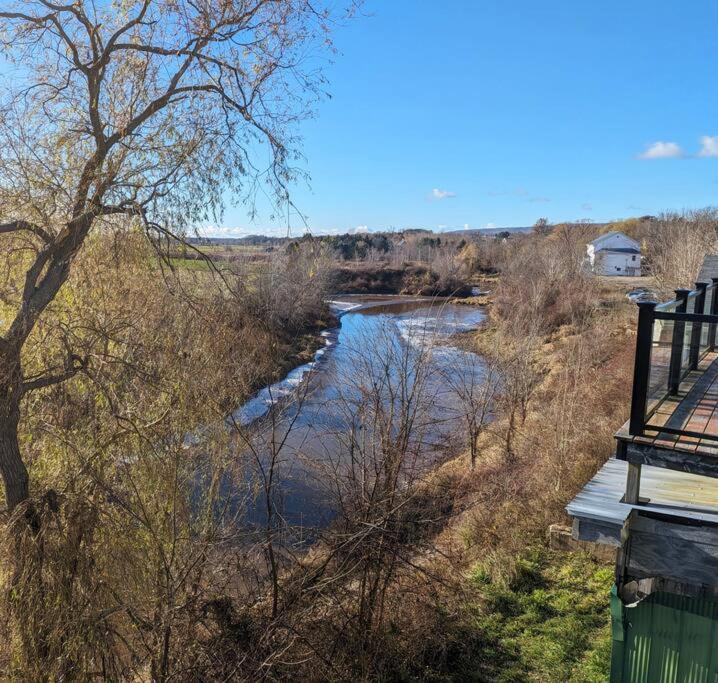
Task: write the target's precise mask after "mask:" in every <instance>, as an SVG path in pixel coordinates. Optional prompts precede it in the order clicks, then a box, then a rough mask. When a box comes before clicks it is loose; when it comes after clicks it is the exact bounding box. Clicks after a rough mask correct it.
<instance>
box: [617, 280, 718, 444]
mask: <svg viewBox="0 0 718 683" xmlns="http://www.w3.org/2000/svg"><path fill="white" fill-rule="evenodd" d="M675 294H676V298H675V299H673V300H672V301H667V302H666V303H663V304H657V303H656V302H655V301H640V302H639V303H638V335H637V339H636V362H635V366H634V372H633V393H632V396H631V419H630V422H629V432H630V434H632V435H641V434H643V433H644V432H645V431H646V430H650V429H654V430H657V429H659V428H660V431H661V432H666V433H669V434H681V435H685V436H695V437H698V438H707V439H715V440H716V441H718V433H717V434H710V433H702V432H701V433H698V432H692V431H689V430H686V429H681V428H674V427H671V426H670V425H666V424H663V425H660V426H653V427H652V426H651V424H650V420H651V418H652V417H653V415H654V414H655V413H656V411H657V410H658V409H659V408H660V406H661V405H662V404H663V402H664V401H665V400H666V399H667V398H669V397H671V396H673V397H675V396H677V395H678V394H679V391H680V385H681V382H682V381H683V380H684V379H685V378H686V377H687V376H688V375H689V373H691V372H694V371H696V370H698V369H699V367H700V365H701V361H702V360H703V359H704V358H705V357H706V356H707V354H708V353H710V352H712V351H715V349H716V325H717V324H718V278H713V279H712V281H711V282H710V283H706V282H697V283H696V285H695V289H693V290H690V289H677V290H676V291H675Z"/></svg>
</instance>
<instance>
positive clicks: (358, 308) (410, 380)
mask: <svg viewBox="0 0 718 683" xmlns="http://www.w3.org/2000/svg"><path fill="white" fill-rule="evenodd" d="M330 305H331V306H332V308H333V309H334V311H335V312H336V313H337V315H338V317H339V320H340V326H339V328H337V329H335V330H331V331H327V332H325V333H324V335H323V336H324V340H325V346H324V347H323V348H322V349H320V350H319V351H318V352H317V354H316V356H315V359H314V361H313V362H312V363H309V364H307V365H304V366H301V367H299V368H295V369H294V370H293V371H292V372H290V373H289V375H288V376H287V377H286V378H285V379H283V380H282V381H280V382H278V383H276V384H275V385H273V386H271V387H267V388H265V389H263V390H262V391H260V392H258V393H257V394H256V395H255V396H254V397H253V398H251V399H250V400H249V401H248V402H247V403H245V404H244V405H243V406H241V407H240V408H239V409H238V410H236V411H235V412H234V413H233V415H232V416H230V418H228V423H230V424H232V425H234V427H235V428H236V429H238V431H241V433H242V438H241V439H238V442H237V448H238V449H240V450H241V451H244V452H245V455H249V456H250V457H249V460H252V459H253V458H254V460H255V462H256V466H257V470H258V471H257V472H256V473H255V474H257V476H258V477H259V479H260V480H261V479H262V477H263V476H265V475H266V474H267V471H268V467H269V464H270V463H271V462H272V460H274V462H275V464H276V468H275V469H276V471H275V474H274V480H275V481H276V482H277V484H276V487H275V489H274V492H273V494H272V495H273V498H274V501H275V503H276V505H277V507H278V509H279V510H280V511H281V515H282V517H283V519H284V520H285V522H286V523H287V524H288V525H291V526H296V527H302V528H306V529H308V530H310V529H312V528H317V527H322V526H324V525H326V524H327V523H328V522H330V521H331V518H332V516H333V515H334V509H335V505H336V503H335V501H334V499H333V495H332V488H336V481H337V480H338V479H339V478H340V477H338V476H337V475H338V473H340V471H341V470H342V468H344V467H346V466H348V465H347V463H348V462H350V460H351V458H352V454H353V453H354V450H353V448H352V444H356V443H357V442H358V441H357V439H356V434H357V430H364V432H363V433H364V434H366V433H368V432H372V434H373V435H374V436H376V432H377V429H378V427H377V424H378V422H379V421H380V420H385V421H386V420H388V421H389V422H390V423H391V424H390V425H389V427H388V429H389V432H388V433H392V434H393V432H392V430H399V431H400V430H401V428H402V426H404V427H405V426H406V425H408V424H410V425H411V433H412V436H411V445H410V447H409V449H408V450H409V451H410V452H411V454H412V463H411V470H412V475H418V474H420V472H421V471H422V470H424V469H428V468H430V467H432V466H434V465H435V464H436V462H437V460H439V459H440V458H442V457H446V455H447V454H451V453H453V452H456V451H457V450H458V449H460V448H462V447H463V446H464V443H463V442H462V441H461V438H458V437H457V435H460V434H461V433H462V432H461V420H462V411H463V410H464V407H463V406H464V404H463V403H462V401H461V398H460V397H461V394H462V392H465V391H466V389H467V387H471V386H475V385H477V384H478V383H480V382H481V378H482V373H483V370H484V368H483V365H482V363H481V359H480V358H479V357H478V356H476V355H475V354H473V353H470V352H466V351H463V350H461V349H459V348H457V347H456V346H455V345H453V344H452V343H451V340H450V337H451V336H452V335H453V334H455V333H457V332H464V331H468V330H471V329H475V328H476V327H477V326H478V325H479V324H480V323H481V322H482V320H483V319H484V317H485V314H484V312H483V310H482V309H480V308H477V307H473V306H462V305H458V304H449V303H446V302H444V301H442V300H431V299H426V298H416V297H414V298H409V297H398V296H372V297H368V296H344V297H336V298H334V299H333V300H332V301H331V302H330ZM377 400H378V401H380V404H381V409H380V410H378V411H377V409H376V405H377V404H376V401H377ZM372 406H373V407H372ZM369 415H371V424H368V423H367V421H368V420H369V418H368V416H369ZM378 415H379V417H377V416H378ZM395 423H396V424H395ZM385 426H386V424H385ZM349 434H352V435H353V438H352V439H348V438H347V436H348V435H349ZM362 443H364V444H365V446H364V447H365V448H366V443H367V439H366V438H364V441H363V442H362ZM248 444H249V445H250V446H251V447H248ZM365 456H366V452H365ZM354 457H356V455H354ZM262 510H263V505H262V504H261V502H260V504H257V505H256V507H254V509H253V510H252V511H251V513H250V517H251V518H252V521H254V522H255V523H262V522H263V519H264V517H263V512H262ZM307 533H308V535H311V531H308V532H307Z"/></svg>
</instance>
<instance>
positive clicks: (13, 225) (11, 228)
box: [0, 220, 52, 244]
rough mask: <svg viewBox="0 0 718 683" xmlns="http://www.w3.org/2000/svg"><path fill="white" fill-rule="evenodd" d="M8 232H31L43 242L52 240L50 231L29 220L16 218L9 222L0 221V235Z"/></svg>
mask: <svg viewBox="0 0 718 683" xmlns="http://www.w3.org/2000/svg"><path fill="white" fill-rule="evenodd" d="M9 232H31V233H33V234H34V235H37V236H38V237H40V238H41V239H42V241H43V242H46V243H48V244H49V243H50V242H52V237H51V236H50V233H48V232H46V231H45V230H43V228H41V227H40V226H39V225H35V224H34V223H30V222H29V221H23V220H17V221H10V222H9V223H0V235H2V234H6V233H9Z"/></svg>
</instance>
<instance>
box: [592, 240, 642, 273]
mask: <svg viewBox="0 0 718 683" xmlns="http://www.w3.org/2000/svg"><path fill="white" fill-rule="evenodd" d="M586 254H587V261H588V265H589V267H590V268H591V270H592V271H593V272H594V273H596V274H597V275H640V274H641V245H640V244H639V243H638V242H636V240H632V239H631V238H630V237H629V236H628V235H624V234H623V233H622V232H607V233H606V234H605V235H601V236H600V237H597V238H596V239H595V240H593V242H590V243H589V244H587V245H586Z"/></svg>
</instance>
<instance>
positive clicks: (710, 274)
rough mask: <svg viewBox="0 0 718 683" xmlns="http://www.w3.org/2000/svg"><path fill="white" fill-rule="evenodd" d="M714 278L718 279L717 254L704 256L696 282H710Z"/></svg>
mask: <svg viewBox="0 0 718 683" xmlns="http://www.w3.org/2000/svg"><path fill="white" fill-rule="evenodd" d="M714 277H718V254H706V257H705V258H704V259H703V266H702V267H701V272H700V274H699V275H698V282H710V281H711V279H712V278H714Z"/></svg>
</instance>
